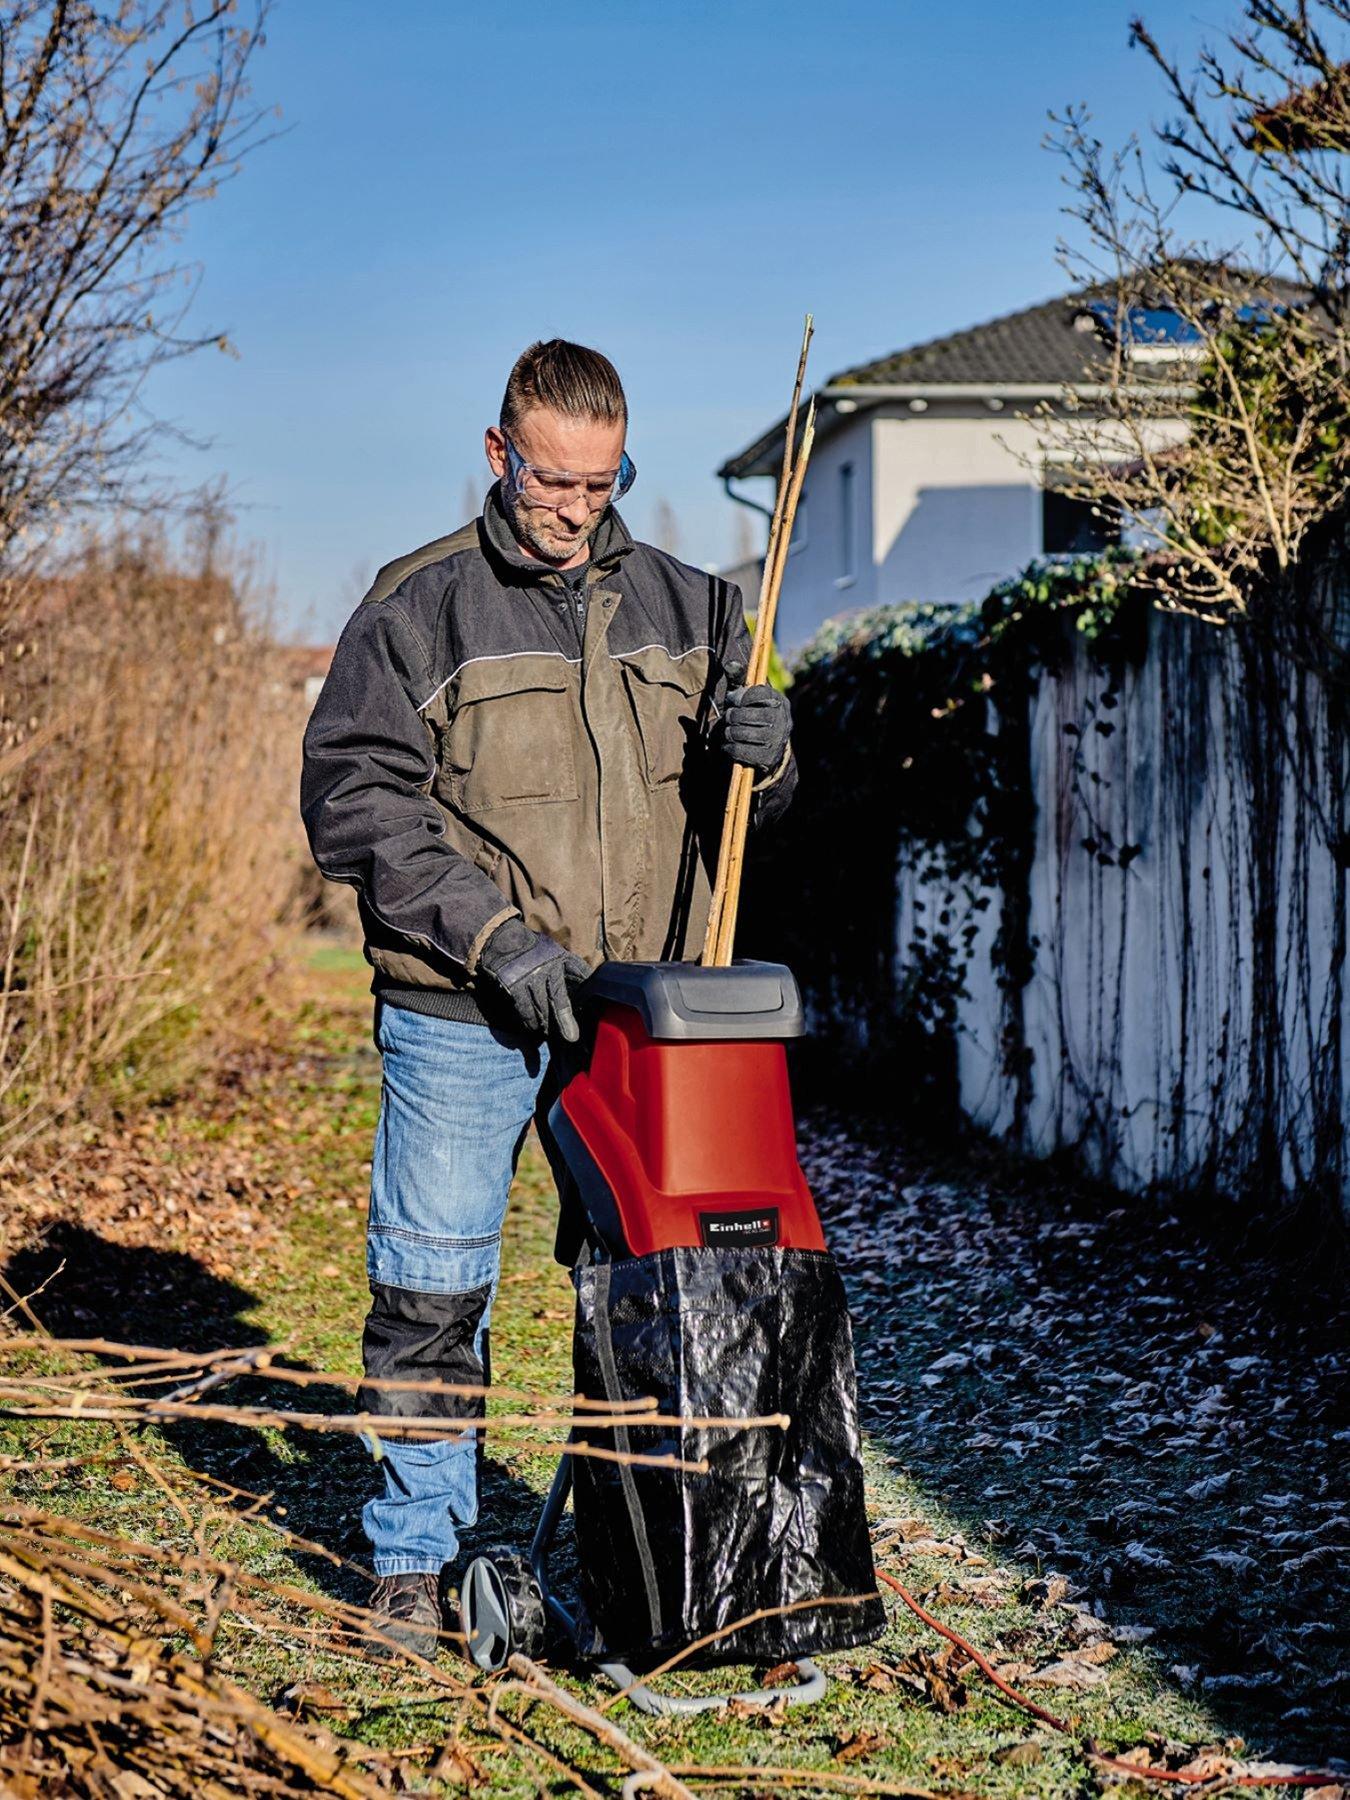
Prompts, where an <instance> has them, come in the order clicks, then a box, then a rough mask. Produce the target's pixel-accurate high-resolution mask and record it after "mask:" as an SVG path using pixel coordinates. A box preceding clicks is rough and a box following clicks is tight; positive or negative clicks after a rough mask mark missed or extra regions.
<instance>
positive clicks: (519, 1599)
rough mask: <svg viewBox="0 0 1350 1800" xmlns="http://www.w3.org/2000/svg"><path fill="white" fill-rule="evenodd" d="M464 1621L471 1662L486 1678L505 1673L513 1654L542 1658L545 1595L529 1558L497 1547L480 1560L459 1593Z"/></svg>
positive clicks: (471, 1566)
mask: <svg viewBox="0 0 1350 1800" xmlns="http://www.w3.org/2000/svg"><path fill="white" fill-rule="evenodd" d="M459 1622H460V1626H461V1629H462V1630H463V1632H464V1646H465V1650H466V1652H467V1654H468V1657H469V1660H470V1662H472V1663H474V1664H475V1665H476V1666H477V1667H478V1668H480V1669H482V1670H483V1671H484V1672H485V1673H487V1674H495V1673H496V1671H497V1670H498V1669H504V1668H505V1667H506V1664H507V1659H508V1658H509V1657H510V1656H511V1654H512V1652H513V1651H517V1650H518V1651H520V1652H521V1654H522V1655H524V1656H538V1654H539V1652H540V1651H541V1650H542V1649H543V1647H544V1596H543V1593H542V1591H541V1589H540V1586H539V1583H538V1581H537V1580H536V1579H535V1575H534V1571H533V1570H532V1569H531V1567H530V1565H529V1563H527V1562H526V1560H525V1558H524V1557H523V1556H517V1555H516V1554H515V1553H514V1552H513V1551H511V1550H501V1549H498V1548H496V1547H495V1546H494V1547H493V1548H492V1549H490V1550H485V1551H484V1552H483V1554H482V1555H481V1556H475V1557H474V1559H473V1561H472V1562H471V1563H470V1564H469V1566H468V1568H467V1569H466V1570H465V1571H464V1581H463V1584H462V1586H461V1587H460V1590H459Z"/></svg>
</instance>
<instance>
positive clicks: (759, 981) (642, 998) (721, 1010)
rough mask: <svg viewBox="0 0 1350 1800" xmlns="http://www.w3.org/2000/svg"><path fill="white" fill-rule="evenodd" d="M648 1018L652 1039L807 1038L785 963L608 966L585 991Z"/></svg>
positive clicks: (589, 997)
mask: <svg viewBox="0 0 1350 1800" xmlns="http://www.w3.org/2000/svg"><path fill="white" fill-rule="evenodd" d="M580 998H581V999H582V1000H592V999H594V1000H610V1001H613V1002H615V1003H616V1004H618V1005H620V1006H631V1007H634V1008H636V1010H637V1011H638V1012H640V1013H641V1014H642V1021H643V1024H644V1025H645V1026H646V1028H647V1035H648V1037H650V1038H653V1039H656V1040H658V1041H662V1042H670V1041H673V1040H677V1039H680V1038H703V1039H714V1038H741V1039H745V1038H795V1037H801V1036H802V1034H803V1033H804V1032H805V1030H806V1021H805V1019H804V1017H803V1015H802V997H801V995H800V993H798V991H797V983H796V980H795V978H794V977H793V974H792V971H791V969H789V968H787V967H786V966H785V964H783V963H771V962H735V963H732V965H731V967H730V968H728V969H705V968H703V967H702V966H701V964H699V963H671V962H667V963H653V962H646V963H643V962H630V963H624V962H607V963H601V965H600V967H599V968H598V969H597V970H596V971H595V973H594V974H593V975H592V976H591V977H590V979H589V980H588V981H586V982H585V983H584V985H583V986H582V987H581V989H580Z"/></svg>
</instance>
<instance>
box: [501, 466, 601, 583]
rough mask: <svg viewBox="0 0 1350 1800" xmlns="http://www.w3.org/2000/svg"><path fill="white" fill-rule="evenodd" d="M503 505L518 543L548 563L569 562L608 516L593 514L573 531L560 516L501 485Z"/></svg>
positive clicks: (505, 485)
mask: <svg viewBox="0 0 1350 1800" xmlns="http://www.w3.org/2000/svg"><path fill="white" fill-rule="evenodd" d="M502 505H503V506H504V507H505V509H506V516H507V518H508V519H509V520H510V522H511V530H512V531H513V532H514V533H515V535H516V538H517V540H518V541H519V542H520V543H522V544H524V545H525V546H526V547H527V548H528V549H530V550H533V552H534V554H535V555H536V556H539V557H542V558H543V560H544V561H545V562H549V563H555V564H557V563H565V562H570V561H571V560H572V558H573V557H574V556H575V555H576V554H577V552H578V550H580V549H581V547H582V545H583V544H589V543H590V541H591V539H592V538H593V537H594V536H595V534H596V531H597V529H598V528H599V525H600V521H601V519H602V518H604V516H605V515H604V513H603V512H598V513H592V514H591V517H590V519H589V521H588V522H587V523H586V524H585V525H583V526H582V528H581V530H580V531H576V532H574V531H573V530H572V527H571V526H570V525H565V524H564V523H563V521H562V520H561V519H560V518H559V517H558V515H557V513H554V512H549V511H548V510H547V508H545V507H533V506H529V505H527V504H526V503H525V502H524V501H522V500H521V498H520V496H519V495H518V494H513V493H512V492H511V491H510V488H509V487H508V486H507V484H506V483H505V482H503V484H502Z"/></svg>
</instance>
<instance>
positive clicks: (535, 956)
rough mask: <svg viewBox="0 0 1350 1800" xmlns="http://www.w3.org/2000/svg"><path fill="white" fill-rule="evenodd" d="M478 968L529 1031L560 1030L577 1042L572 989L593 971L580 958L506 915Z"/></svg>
mask: <svg viewBox="0 0 1350 1800" xmlns="http://www.w3.org/2000/svg"><path fill="white" fill-rule="evenodd" d="M478 968H479V972H480V974H482V975H485V976H486V977H487V978H488V980H489V981H491V982H492V984H493V986H494V987H496V988H498V989H499V990H500V991H501V992H502V993H503V994H505V996H506V998H507V999H508V1000H509V1001H510V1002H511V1004H512V1006H513V1007H514V1008H515V1010H516V1015H517V1017H518V1018H519V1019H520V1022H521V1024H522V1025H524V1027H525V1029H526V1030H527V1031H540V1032H543V1033H544V1035H545V1036H547V1035H549V1034H550V1033H551V1032H553V1031H555V1030H556V1031H557V1033H558V1034H559V1036H560V1037H563V1038H565V1039H566V1040H567V1042H568V1043H569V1044H574V1043H575V1042H576V1041H577V1039H578V1037H580V1035H581V1033H580V1031H579V1030H578V1029H577V1022H576V1019H575V1018H574V1017H573V1014H572V995H571V989H572V988H574V987H575V986H577V985H578V983H580V982H583V981H584V980H585V979H586V977H587V976H588V975H589V974H590V969H589V968H588V967H587V965H586V964H585V963H584V962H583V961H582V959H581V958H580V957H579V956H573V954H572V952H571V951H570V950H564V949H563V947H562V945H561V944H555V943H554V941H553V939H552V938H551V937H549V936H548V935H547V934H546V933H544V932H542V931H531V930H530V928H529V926H528V925H526V924H525V923H524V921H523V920H521V919H507V920H506V921H505V923H503V924H501V925H499V926H498V927H497V929H496V930H495V931H494V932H493V934H492V936H491V937H490V938H489V939H488V941H487V943H486V944H484V946H483V948H482V950H481V952H480V953H479V957H478Z"/></svg>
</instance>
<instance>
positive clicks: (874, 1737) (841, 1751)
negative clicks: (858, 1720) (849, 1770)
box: [834, 1728, 890, 1763]
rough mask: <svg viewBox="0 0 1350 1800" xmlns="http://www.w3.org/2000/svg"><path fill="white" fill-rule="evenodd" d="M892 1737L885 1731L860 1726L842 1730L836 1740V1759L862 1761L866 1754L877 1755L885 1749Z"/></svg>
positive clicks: (840, 1760)
mask: <svg viewBox="0 0 1350 1800" xmlns="http://www.w3.org/2000/svg"><path fill="white" fill-rule="evenodd" d="M889 1743H890V1739H889V1738H888V1737H887V1736H886V1733H885V1732H884V1731H872V1730H868V1729H866V1728H858V1729H855V1730H852V1731H841V1732H840V1733H839V1735H838V1737H836V1738H835V1740H834V1760H835V1761H836V1762H842V1763H850V1762H860V1761H861V1760H862V1758H863V1757H865V1756H875V1755H876V1753H877V1751H878V1750H885V1749H886V1748H887V1746H888V1745H889Z"/></svg>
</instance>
